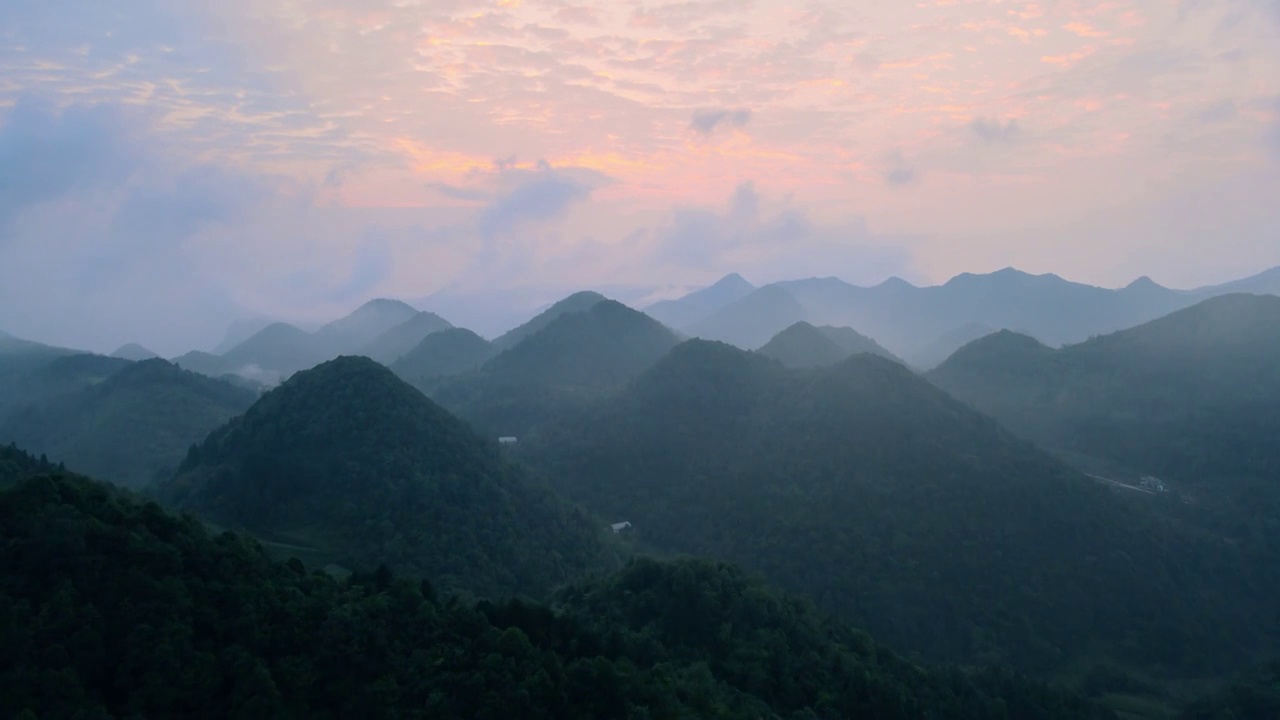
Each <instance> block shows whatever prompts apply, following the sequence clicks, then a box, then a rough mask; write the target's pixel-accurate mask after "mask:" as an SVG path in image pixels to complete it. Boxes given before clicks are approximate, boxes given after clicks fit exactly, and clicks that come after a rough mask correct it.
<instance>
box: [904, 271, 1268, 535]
mask: <svg viewBox="0 0 1280 720" xmlns="http://www.w3.org/2000/svg"><path fill="white" fill-rule="evenodd" d="M929 377H930V379H932V380H933V381H934V382H935V383H936V384H938V385H939V386H940V387H943V388H945V389H946V390H947V391H948V392H951V393H953V394H954V395H955V396H956V397H959V398H961V399H963V400H965V401H967V402H969V403H972V404H973V405H974V406H975V407H977V408H979V409H981V410H983V411H984V412H987V413H989V414H991V415H992V416H993V417H996V418H998V419H999V420H1001V421H1002V422H1003V423H1004V424H1005V425H1007V426H1008V427H1009V428H1010V429H1011V430H1013V431H1014V432H1017V433H1020V434H1023V435H1024V436H1026V437H1028V438H1031V439H1033V440H1035V441H1037V442H1039V443H1041V444H1043V445H1045V446H1046V447H1051V448H1054V449H1056V450H1059V451H1062V452H1064V453H1068V454H1069V456H1070V457H1072V458H1079V459H1080V460H1079V461H1080V462H1085V463H1088V464H1090V465H1096V466H1098V467H1099V471H1100V472H1103V473H1105V474H1107V475H1113V476H1115V477H1120V478H1122V479H1126V480H1128V481H1129V482H1133V483H1135V484H1136V483H1137V482H1138V481H1139V480H1138V478H1140V477H1142V476H1156V477H1157V478H1159V479H1161V481H1162V482H1163V483H1165V487H1166V488H1169V489H1170V491H1171V492H1174V493H1175V494H1178V495H1179V496H1182V497H1184V498H1185V499H1186V500H1187V501H1188V502H1189V503H1191V505H1190V506H1188V507H1183V508H1180V510H1182V513H1181V514H1182V515H1184V516H1186V517H1188V518H1189V519H1191V520H1193V521H1197V522H1206V523H1208V524H1209V526H1210V527H1212V528H1213V530H1214V531H1215V532H1216V533H1219V534H1222V535H1224V536H1226V537H1229V538H1231V539H1232V540H1233V541H1235V542H1243V543H1247V544H1250V545H1256V546H1260V547H1262V548H1265V549H1266V550H1267V551H1269V552H1271V553H1280V488H1278V487H1277V485H1276V483H1275V478H1276V477H1278V476H1280V443H1277V442H1276V441H1275V438H1276V437H1277V436H1280V297H1275V296H1269V295H1268V296H1262V295H1226V296H1222V297H1217V298H1213V299H1211V300H1206V301H1205V302H1203V303H1200V304H1199V305H1196V306H1194V307H1191V308H1187V309H1185V310H1181V311H1179V312H1177V313H1174V314H1172V315H1169V316H1167V317H1164V318H1161V319H1159V320H1156V321H1153V322H1150V323H1147V324H1145V325H1141V326H1139V327H1136V328H1133V329H1130V330H1125V331H1122V332H1118V333H1115V334H1112V335H1107V336H1102V337H1098V338H1094V339H1092V340H1089V341H1087V342H1084V343H1081V344H1079V345H1070V346H1067V347H1065V348H1062V349H1060V350H1052V349H1050V348H1047V347H1044V346H1042V345H1040V344H1039V343H1036V342H1035V341H1033V340H1031V339H1030V338H1025V337H1020V336H1016V335H1013V334H1010V333H1002V334H998V335H992V336H989V337H987V338H983V339H982V340H979V341H977V342H974V343H972V344H970V345H968V346H966V347H965V348H963V349H961V350H960V351H958V352H957V353H956V354H955V355H954V356H953V357H951V358H950V359H949V360H947V362H945V363H944V364H943V365H942V366H940V367H939V368H938V369H937V370H935V371H934V372H933V373H931V374H930V376H929Z"/></svg>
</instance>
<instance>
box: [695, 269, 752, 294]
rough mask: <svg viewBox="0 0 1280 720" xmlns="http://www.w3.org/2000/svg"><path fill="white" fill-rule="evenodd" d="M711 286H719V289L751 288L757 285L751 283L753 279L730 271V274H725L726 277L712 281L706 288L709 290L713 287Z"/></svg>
mask: <svg viewBox="0 0 1280 720" xmlns="http://www.w3.org/2000/svg"><path fill="white" fill-rule="evenodd" d="M711 288H717V289H722V290H727V289H735V288H749V289H754V288H755V285H752V284H751V281H749V280H747V279H746V278H744V277H742V276H741V275H739V274H738V273H736V272H733V273H729V274H728V275H725V276H724V277H722V278H720V279H719V280H717V281H715V282H714V283H712V284H711V285H710V286H708V287H707V288H706V289H708V290H709V289H711Z"/></svg>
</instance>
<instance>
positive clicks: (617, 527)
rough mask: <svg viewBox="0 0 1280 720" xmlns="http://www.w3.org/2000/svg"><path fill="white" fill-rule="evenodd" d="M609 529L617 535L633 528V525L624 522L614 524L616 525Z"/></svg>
mask: <svg viewBox="0 0 1280 720" xmlns="http://www.w3.org/2000/svg"><path fill="white" fill-rule="evenodd" d="M609 527H611V528H613V531H614V532H615V533H620V532H622V531H623V530H626V529H627V528H629V527H631V523H629V522H626V521H623V522H620V523H614V524H612V525H610V526H609Z"/></svg>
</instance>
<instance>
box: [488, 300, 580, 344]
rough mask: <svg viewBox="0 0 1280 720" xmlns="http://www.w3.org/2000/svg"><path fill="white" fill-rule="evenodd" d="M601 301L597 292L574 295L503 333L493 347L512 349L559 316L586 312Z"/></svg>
mask: <svg viewBox="0 0 1280 720" xmlns="http://www.w3.org/2000/svg"><path fill="white" fill-rule="evenodd" d="M603 300H605V297H604V296H603V295H601V294H600V293H597V292H591V291H584V292H578V293H574V294H572V295H570V296H569V297H567V298H565V299H563V300H561V301H559V302H557V303H556V304H554V305H552V306H551V307H549V308H547V309H546V310H543V311H542V312H540V313H538V314H537V315H536V316H534V318H533V319H531V320H529V321H528V322H526V323H524V324H523V325H520V326H519V327H516V328H513V329H511V330H508V331H507V332H506V333H503V334H502V335H501V336H499V337H498V338H496V339H495V340H494V341H493V346H494V347H495V348H497V349H498V350H499V351H502V350H507V349H509V348H513V347H515V346H516V345H519V344H520V341H521V340H524V339H525V338H527V337H529V336H530V335H532V334H534V333H536V332H538V331H539V330H541V329H542V328H544V327H546V326H548V325H550V324H551V323H552V322H554V321H555V319H556V318H558V317H560V316H561V315H568V314H572V313H580V312H586V311H587V310H590V309H591V308H592V307H593V306H595V304H596V303H599V302H602V301H603Z"/></svg>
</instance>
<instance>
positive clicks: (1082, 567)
mask: <svg viewBox="0 0 1280 720" xmlns="http://www.w3.org/2000/svg"><path fill="white" fill-rule="evenodd" d="M537 440H538V441H537V442H531V443H524V442H522V443H521V445H522V457H523V458H524V459H526V460H528V461H529V462H531V463H532V464H534V466H535V467H537V468H538V469H540V470H541V472H542V473H543V475H544V476H545V477H546V478H547V479H548V482H549V483H551V486H552V487H553V488H554V489H555V490H557V491H558V492H559V493H560V494H561V495H562V496H564V497H566V498H567V499H569V500H571V501H574V502H577V503H580V504H582V505H583V506H584V507H586V508H587V509H589V510H591V511H594V512H595V513H597V514H599V515H600V516H602V517H604V518H605V519H607V520H609V521H615V522H622V521H627V522H630V523H632V527H633V532H634V537H635V538H636V539H637V541H639V542H642V543H644V544H645V545H646V546H647V547H650V548H652V549H654V550H655V551H658V552H675V553H688V554H693V555H704V556H709V557H713V558H718V559H722V560H727V561H731V562H738V563H741V564H743V565H745V566H747V567H749V568H752V569H755V570H757V571H759V572H762V573H764V574H765V576H766V577H767V578H769V579H770V580H771V581H773V582H775V583H778V584H780V585H781V586H783V587H785V588H787V589H790V590H792V591H795V592H801V593H804V594H806V595H808V596H809V597H812V598H814V599H815V600H816V601H818V602H819V604H820V605H822V606H823V607H824V608H826V609H828V610H830V611H832V612H836V613H839V614H841V616H842V617H844V618H845V619H846V620H850V621H852V622H854V623H855V624H857V625H860V626H863V627H869V628H875V630H876V633H877V635H878V636H879V637H881V638H882V639H884V640H885V641H886V642H888V643H889V644H890V645H891V646H893V647H896V648H898V649H900V650H902V651H907V652H910V653H913V654H915V655H917V656H919V657H921V658H924V659H926V660H934V661H956V662H974V661H979V662H984V661H997V662H1008V663H1012V664H1014V665H1015V666H1017V667H1020V668H1023V669H1027V670H1035V671H1037V672H1053V671H1064V670H1066V669H1067V668H1068V667H1078V666H1079V665H1080V664H1082V663H1088V662H1091V661H1097V659H1099V658H1110V659H1111V660H1112V661H1114V662H1121V663H1124V664H1126V665H1129V666H1134V667H1145V668H1148V669H1156V668H1157V667H1158V666H1163V667H1164V668H1165V669H1166V670H1168V671H1169V672H1216V671H1217V670H1218V669H1221V668H1225V667H1233V666H1239V665H1240V664H1241V663H1244V662H1247V661H1248V660H1249V658H1251V657H1252V653H1253V652H1255V651H1257V650H1259V649H1262V648H1265V647H1266V646H1267V643H1274V642H1275V641H1276V639H1277V637H1276V635H1275V634H1273V633H1271V632H1269V631H1264V632H1263V635H1265V637H1263V636H1262V635H1260V634H1259V633H1260V631H1261V628H1262V626H1267V622H1264V621H1263V620H1262V619H1263V618H1270V617H1273V613H1274V606H1273V601H1272V600H1271V599H1269V598H1271V597H1272V595H1273V593H1274V592H1276V591H1280V573H1277V571H1276V567H1275V565H1274V563H1273V562H1271V561H1270V559H1267V558H1265V557H1258V558H1255V557H1254V556H1253V554H1252V553H1251V552H1249V551H1247V550H1244V549H1241V548H1237V547H1233V546H1231V545H1227V544H1224V543H1222V542H1221V541H1220V540H1218V539H1217V538H1215V537H1212V536H1210V535H1209V534H1207V533H1203V532H1201V531H1199V530H1197V529H1195V528H1192V527H1187V526H1184V525H1182V524H1180V523H1177V522H1174V521H1172V520H1170V519H1169V518H1168V517H1167V516H1166V515H1165V514H1164V513H1163V512H1161V511H1159V510H1157V509H1155V508H1154V507H1153V506H1152V505H1151V499H1149V498H1148V497H1147V496H1145V495H1144V496H1142V497H1136V496H1134V495H1133V494H1120V492H1119V491H1116V490H1112V489H1110V488H1109V487H1108V486H1105V485H1102V484H1099V483H1096V482H1095V481H1093V480H1091V479H1090V478H1087V477H1086V476H1084V475H1083V474H1080V473H1079V472H1077V471H1075V470H1073V469H1071V468H1069V467H1067V466H1066V465H1064V464H1062V463H1061V462H1060V461H1058V460H1056V459H1055V458H1053V457H1051V456H1049V455H1047V454H1045V453H1044V452H1041V451H1039V450H1038V449H1036V448H1035V447H1034V446H1032V445H1030V444H1029V443H1026V442H1025V441H1022V440H1019V439H1017V438H1015V437H1014V436H1013V435H1011V434H1010V433H1008V432H1007V431H1005V430H1003V429H1002V428H1000V427H999V426H998V425H997V424H996V423H995V422H994V421H992V420H990V419H988V418H986V417H985V416H983V415H980V414H978V413H977V412H975V411H973V410H971V409H970V408H969V407H968V406H966V405H964V404H962V403H960V402H959V401H956V400H954V399H953V398H951V397H949V396H948V395H946V394H945V393H943V392H942V391H940V390H938V389H937V388H935V387H933V386H931V385H930V384H929V383H928V382H926V381H925V380H924V379H922V378H920V377H918V376H916V375H915V374H914V373H912V372H911V371H910V370H908V369H906V368H905V367H903V366H902V365H899V364H897V363H894V362H891V361H888V360H885V359H883V358H880V357H877V356H873V355H869V354H861V355H855V356H853V357H851V358H849V359H847V360H845V361H843V362H841V363H840V364H838V365H836V366H833V367H829V368H821V369H816V370H805V371H797V370H788V369H786V368H783V367H781V366H780V365H778V364H777V363H774V362H772V361H770V360H768V359H766V358H763V357H760V356H759V355H755V354H752V353H746V352H742V351H739V350H737V349H735V348H732V347H729V346H727V345H723V344H719V343H709V342H705V341H689V342H686V343H684V344H682V345H680V346H679V347H677V348H676V349H675V350H673V351H672V352H671V353H670V354H669V355H668V356H667V357H666V358H664V359H663V360H662V361H661V362H659V363H658V364H657V365H655V366H654V367H653V368H652V369H650V370H649V371H648V372H646V373H645V374H644V375H642V376H641V377H640V378H639V379H637V380H636V381H635V382H634V383H632V384H631V385H630V386H628V388H627V390H625V391H624V392H623V393H622V394H621V395H619V396H617V397H615V398H613V399H611V400H608V401H605V402H602V403H600V404H598V405H596V406H595V407H593V408H591V409H589V410H587V411H585V412H584V413H582V414H581V415H580V416H578V417H570V418H566V419H564V420H562V421H561V422H557V423H554V424H553V425H551V426H549V427H547V428H546V429H544V431H543V432H542V433H540V436H539V438H538V439H537ZM1175 503H1176V501H1175ZM1268 622H1269V621H1268Z"/></svg>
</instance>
